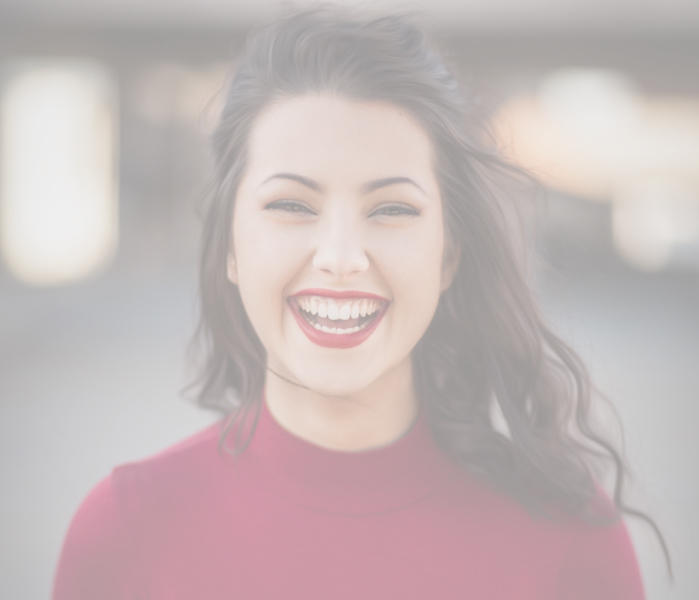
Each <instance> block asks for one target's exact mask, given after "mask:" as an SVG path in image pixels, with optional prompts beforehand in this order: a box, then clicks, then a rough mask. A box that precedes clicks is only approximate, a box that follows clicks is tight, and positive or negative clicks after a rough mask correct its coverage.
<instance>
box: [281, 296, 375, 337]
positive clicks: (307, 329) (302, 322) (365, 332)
mask: <svg viewBox="0 0 699 600" xmlns="http://www.w3.org/2000/svg"><path fill="white" fill-rule="evenodd" d="M289 306H290V307H291V312H292V314H293V315H294V318H295V319H296V322H297V323H298V324H299V327H300V328H301V331H303V332H304V333H305V334H306V337H307V338H308V339H309V340H311V341H312V342H313V343H314V344H317V345H318V346H323V347H324V348H354V347H355V346H359V344H361V343H362V342H364V341H365V340H366V339H367V338H368V337H369V336H370V335H371V334H372V333H374V330H375V329H376V328H377V327H378V326H379V323H380V322H381V319H383V316H384V314H386V309H383V310H382V311H381V312H380V314H379V315H378V316H377V317H376V318H375V319H374V320H373V321H372V322H371V323H369V325H367V326H366V327H365V328H364V329H360V330H359V331H355V332H354V333H341V334H337V333H327V332H325V331H319V330H318V329H316V328H315V327H313V325H311V324H310V323H309V322H308V321H306V319H304V318H303V317H302V316H301V315H300V314H299V309H298V308H297V307H296V306H294V304H293V303H291V302H289Z"/></svg>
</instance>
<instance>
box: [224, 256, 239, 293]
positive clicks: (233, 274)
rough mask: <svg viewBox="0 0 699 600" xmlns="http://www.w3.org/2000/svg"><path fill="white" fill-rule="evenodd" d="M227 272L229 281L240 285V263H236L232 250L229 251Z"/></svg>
mask: <svg viewBox="0 0 699 600" xmlns="http://www.w3.org/2000/svg"><path fill="white" fill-rule="evenodd" d="M226 273H227V274H228V281H230V282H231V283H233V284H235V285H238V263H236V261H235V256H234V254H233V252H232V251H231V252H229V253H228V261H227V270H226Z"/></svg>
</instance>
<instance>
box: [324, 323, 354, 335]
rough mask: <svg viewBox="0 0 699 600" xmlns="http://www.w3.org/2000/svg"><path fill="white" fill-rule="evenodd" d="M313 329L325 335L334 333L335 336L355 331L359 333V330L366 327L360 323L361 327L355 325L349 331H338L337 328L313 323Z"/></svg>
mask: <svg viewBox="0 0 699 600" xmlns="http://www.w3.org/2000/svg"><path fill="white" fill-rule="evenodd" d="M313 327H315V328H316V329H317V330H318V331H324V332H325V333H335V334H337V335H343V334H345V333H354V332H356V331H359V330H360V329H364V328H365V327H366V324H365V323H362V324H361V325H357V326H356V327H352V328H351V329H339V328H337V327H326V326H325V325H319V324H318V323H314V324H313Z"/></svg>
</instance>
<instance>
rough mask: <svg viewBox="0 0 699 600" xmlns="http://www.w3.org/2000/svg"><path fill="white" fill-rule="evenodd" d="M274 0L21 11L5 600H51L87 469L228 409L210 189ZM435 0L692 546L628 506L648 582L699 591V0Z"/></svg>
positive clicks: (3, 385) (6, 62)
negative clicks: (218, 129) (200, 377)
mask: <svg viewBox="0 0 699 600" xmlns="http://www.w3.org/2000/svg"><path fill="white" fill-rule="evenodd" d="M272 6H273V4H272V3H271V2H267V1H265V2H252V0H246V1H244V2H227V3H224V2H218V1H214V0H206V1H203V2H202V1H200V2H196V3H195V2H193V0H174V1H172V2H167V3H165V2H136V1H135V0H126V1H121V2H116V1H115V0H100V1H99V2H95V1H92V2H88V0H63V1H62V2H60V3H54V2H49V0H26V1H21V2H20V1H19V0H6V1H5V2H3V3H2V5H0V98H2V99H3V100H2V102H3V103H2V106H1V107H0V110H2V113H1V114H2V117H1V118H0V122H1V123H2V128H1V129H0V139H1V140H2V144H3V145H2V155H1V156H0V165H2V172H0V178H1V179H0V190H2V193H1V198H2V199H1V204H0V215H1V217H0V219H1V220H0V249H1V250H2V256H3V262H2V266H0V473H1V476H2V479H1V481H2V494H0V598H12V599H18V600H22V599H26V600H40V599H44V598H47V597H48V595H49V593H50V587H51V582H52V577H53V571H54V569H55V565H56V560H57V557H58V552H59V550H60V545H61V542H62V539H63V536H64V534H65V531H66V528H67V526H68V524H69V522H70V519H71V516H72V514H73V513H74V511H75V509H76V508H77V506H78V505H79V503H80V501H81V500H82V498H83V497H84V496H85V494H86V493H87V492H88V491H89V490H90V489H91V487H92V486H93V485H94V484H95V483H96V482H97V481H98V480H100V479H101V478H102V477H104V476H106V475H107V474H108V473H109V472H110V470H111V468H112V467H113V466H114V465H116V464H120V463H123V462H125V461H129V460H134V459H138V458H140V457H143V456H146V455H148V454H151V453H154V452H156V451H158V450H160V449H162V448H164V447H166V446H168V445H169V444H172V443H174V442H176V441H177V440H179V439H181V438H183V437H184V436H186V435H188V434H190V433H192V432H194V431H197V430H198V429H200V428H201V427H203V426H204V425H205V424H207V423H210V422H211V421H212V419H213V418H214V415H211V414H208V413H205V412H203V411H201V410H199V409H197V408H195V407H194V406H193V405H192V404H191V403H190V402H188V401H187V400H185V399H183V398H182V397H181V395H180V392H181V390H182V388H183V386H184V385H185V384H186V383H187V382H188V381H189V377H190V375H191V372H190V371H188V367H187V362H186V356H185V351H186V345H187V341H188V338H189V335H190V334H191V332H192V331H193V329H194V326H195V316H196V285H197V281H196V254H197V235H198V221H197V218H196V216H195V204H196V200H197V198H199V197H200V196H201V194H202V193H203V192H202V190H203V182H204V179H205V176H206V164H207V153H206V133H207V132H209V131H210V130H211V127H212V123H213V120H215V115H216V112H217V110H218V109H219V107H220V100H221V98H220V95H218V92H219V91H220V88H221V86H222V85H223V83H224V81H225V73H226V70H227V68H228V67H229V66H230V64H232V60H233V58H234V56H235V54H236V52H237V51H238V49H239V48H240V47H241V45H242V43H243V39H244V34H245V33H246V32H247V31H248V29H249V27H250V25H251V23H254V22H255V20H256V19H259V18H260V17H261V16H262V15H264V14H266V13H268V12H269V11H270V10H271V8H272ZM428 8H429V10H430V11H432V14H433V15H434V26H435V29H436V30H437V32H438V34H439V35H438V36H437V37H438V38H439V39H440V40H441V42H443V43H444V44H445V46H448V47H450V48H451V58H452V60H453V62H454V63H456V64H457V66H458V69H459V72H460V73H461V74H462V76H463V79H464V80H465V81H466V82H467V83H468V85H469V86H470V90H471V93H472V94H473V96H474V97H475V98H476V99H477V101H478V104H479V105H480V106H482V107H487V108H488V110H487V111H486V113H487V115H488V117H489V118H492V123H493V126H494V128H495V129H496V131H497V132H498V135H500V140H501V142H500V143H501V144H502V145H503V147H504V148H505V149H506V150H507V152H510V155H511V156H512V157H513V158H515V159H516V160H517V161H519V162H520V163H522V164H524V165H525V166H527V167H529V168H531V169H532V171H533V172H534V173H535V174H536V175H537V176H538V177H540V179H541V180H542V182H543V183H544V184H545V186H546V187H547V197H546V200H545V201H544V202H542V203H541V206H539V207H538V213H537V215H538V216H537V218H538V234H539V242H538V245H537V251H538V252H539V255H540V261H539V265H540V268H539V269H538V270H537V273H536V276H537V286H538V288H539V293H540V296H541V297H542V302H543V306H544V310H545V312H546V313H547V314H548V315H549V317H550V318H551V320H552V321H553V322H554V324H555V325H556V327H557V328H558V330H559V331H560V332H561V333H562V334H563V335H564V337H566V339H568V340H570V341H571V343H572V345H573V346H574V347H575V348H576V349H578V350H579V351H580V352H581V354H582V355H583V356H584V357H585V358H586V360H588V362H589V364H590V366H591V369H592V373H593V376H594V377H595V379H596V381H597V382H598V383H599V384H600V387H601V388H602V390H603V391H604V392H606V394H607V395H608V396H609V397H610V398H611V400H612V401H613V402H614V403H615V405H616V406H617V407H618V410H619V413H620V415H621V418H622V421H623V423H624V426H625V431H626V442H627V454H628V457H629V461H630V463H631V467H632V470H633V471H634V473H635V474H636V476H637V477H636V483H635V484H634V486H633V490H632V494H631V498H632V500H633V501H634V502H635V503H636V505H637V506H639V507H640V508H642V509H644V510H646V511H647V512H649V513H650V514H651V515H652V516H653V517H654V518H655V519H656V520H657V522H658V524H659V525H660V527H661V528H662V530H663V532H664V534H665V535H666V538H667V540H668V543H669V545H670V550H671V553H672V556H673V560H674V566H675V579H676V581H675V583H674V584H670V583H669V581H668V579H667V575H666V572H665V567H664V563H663V558H662V553H661V552H660V550H659V546H658V544H657V542H656V541H655V539H654V538H653V536H652V534H651V533H650V530H649V529H648V528H647V527H645V526H643V525H642V524H640V523H636V522H634V521H633V520H629V525H630V528H631V532H632V536H633V537H634V541H635V544H636V547H637V551H638V554H639V559H640V562H641V567H642V570H643V576H644V579H645V582H646V586H647V593H648V598H649V600H665V599H668V600H695V599H696V598H699V571H697V569H696V568H695V562H696V561H697V560H699V515H698V514H697V510H696V506H698V505H699V470H698V469H697V467H696V457H697V456H699V436H697V435H696V423H697V422H698V421H699V406H698V404H699V368H698V367H697V365H699V175H698V173H699V77H698V76H697V73H699V3H697V2H694V1H689V0H672V1H669V2H660V1H659V0H654V1H653V2H646V3H641V4H639V3H633V2H630V1H626V0H625V1H623V2H615V3H610V2H603V1H602V0H593V1H592V2H582V1H576V2H569V3H561V2H553V0H536V1H535V2H527V3H522V2H515V1H514V0H497V1H495V2H490V3H484V2H472V1H467V2H459V1H457V0H438V1H436V2H434V3H431V4H430V5H429V7H428ZM47 107H49V109H47ZM47 110H48V112H47ZM32 127H33V128H35V130H34V131H33V132H32V131H31V128H32ZM37 130H40V131H39V133H37ZM51 140H53V142H52V141H51ZM52 143H53V145H51V144H52ZM57 148H58V149H57ZM41 152H43V153H44V154H43V158H42V156H40V153H41ZM51 152H53V153H54V154H51ZM39 160H41V161H43V164H44V167H41V166H38V162H37V161H39ZM71 211H72V213H74V214H78V213H79V215H80V218H78V219H75V218H73V217H71Z"/></svg>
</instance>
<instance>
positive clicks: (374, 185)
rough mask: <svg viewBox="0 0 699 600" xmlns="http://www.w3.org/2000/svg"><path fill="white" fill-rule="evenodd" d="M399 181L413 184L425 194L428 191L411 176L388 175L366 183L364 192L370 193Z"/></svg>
mask: <svg viewBox="0 0 699 600" xmlns="http://www.w3.org/2000/svg"><path fill="white" fill-rule="evenodd" d="M399 183H407V184H409V185H413V186H415V187H416V188H417V189H418V190H420V191H421V192H422V193H423V194H425V193H426V192H425V190H423V189H422V188H421V187H420V186H419V185H418V184H417V183H415V182H414V181H413V180H412V179H410V178H409V177H387V178H386V179H376V180H375V181H370V182H369V183H367V184H366V185H364V186H363V187H362V192H363V193H364V194H368V193H369V192H373V191H375V190H378V189H379V188H382V187H386V186H389V185H396V184H399Z"/></svg>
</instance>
